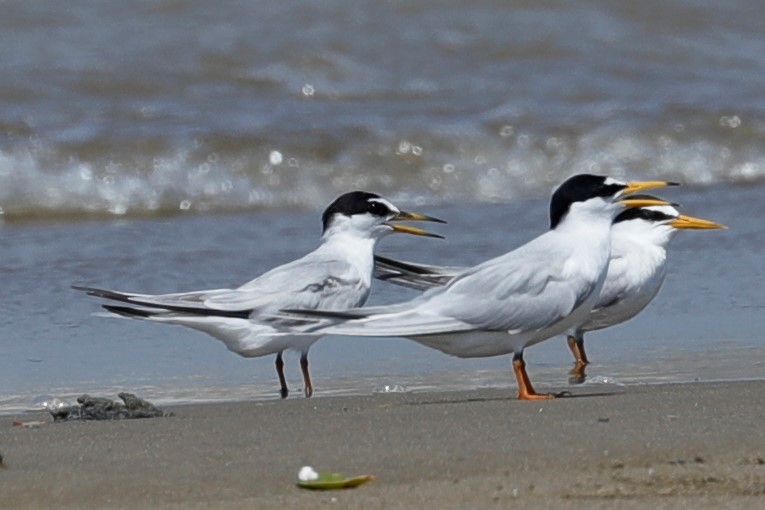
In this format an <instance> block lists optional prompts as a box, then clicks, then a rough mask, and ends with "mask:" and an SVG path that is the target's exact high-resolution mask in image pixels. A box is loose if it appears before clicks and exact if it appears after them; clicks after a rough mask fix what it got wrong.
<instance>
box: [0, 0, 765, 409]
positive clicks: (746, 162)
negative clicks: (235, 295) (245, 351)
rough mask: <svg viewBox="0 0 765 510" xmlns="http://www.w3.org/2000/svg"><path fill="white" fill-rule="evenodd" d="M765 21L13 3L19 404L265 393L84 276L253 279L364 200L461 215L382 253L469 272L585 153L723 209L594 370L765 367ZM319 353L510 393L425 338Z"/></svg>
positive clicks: (12, 263) (562, 370)
mask: <svg viewBox="0 0 765 510" xmlns="http://www.w3.org/2000/svg"><path fill="white" fill-rule="evenodd" d="M759 20H760V16H759V10H758V4H757V3H755V2H746V1H732V2H728V3H726V4H725V5H724V6H722V5H720V4H719V3H717V2H711V1H697V2H685V1H680V0H671V1H664V2H658V1H647V2H640V3H639V5H638V4H636V3H634V2H605V1H603V2H598V1H591V2H578V3H575V4H574V3H571V2H562V1H534V2H531V1H522V0H516V1H510V2H500V1H477V2H470V3H465V2H452V1H439V2H435V1H424V2H417V3H409V2H400V1H375V2H372V1H366V0H363V1H359V2H352V3H348V2H339V1H332V0H320V1H312V2H307V1H296V2H287V3H285V2H272V1H265V2H228V3H226V4H225V5H218V4H212V3H209V2H199V1H177V0H173V1H170V0H167V1H142V2H141V1H139V2H132V3H130V4H124V5H122V4H120V5H117V4H110V3H97V2H83V1H77V0H74V1H72V2H67V3H66V4H63V3H62V4H60V5H59V4H57V3H46V2H23V3H5V4H2V5H0V45H2V47H3V48H4V51H3V52H2V53H0V70H2V73H3V80H0V222H1V223H0V250H1V251H0V253H1V254H2V255H1V256H0V281H1V282H2V288H3V291H4V292H3V293H2V297H0V299H1V300H2V307H0V308H1V309H2V311H3V313H2V314H1V315H0V325H1V326H0V328H1V329H0V331H1V333H0V411H3V410H5V411H8V410H14V409H25V408H28V407H29V406H31V405H32V402H33V401H35V399H36V398H37V397H43V396H56V397H59V398H65V399H71V398H72V397H73V396H76V395H79V394H81V393H85V392H88V393H91V394H99V395H106V396H108V395H112V396H113V395H114V394H115V393H116V392H117V391H122V390H127V391H134V392H137V393H139V394H140V395H144V396H150V397H152V398H154V399H155V400H157V401H159V402H179V401H200V400H208V399H212V400H215V399H231V398H236V399H239V398H267V397H275V396H276V395H277V392H276V387H277V383H276V378H275V373H274V369H273V359H272V358H262V359H256V360H245V359H242V358H239V357H237V356H235V355H233V354H231V353H229V352H227V351H226V350H225V348H224V347H223V346H222V345H221V344H219V343H218V342H217V341H215V340H213V339H211V338H209V337H206V336H205V335H203V334H201V333H196V332H193V331H190V330H184V329H182V328H177V327H170V326H164V325H156V324H145V323H141V322H137V321H127V320H116V319H115V320H109V319H105V318H100V317H94V316H92V313H93V312H96V311H97V310H98V304H97V302H96V301H95V300H93V299H90V298H88V297H86V296H83V295H81V294H79V293H76V292H74V291H72V290H71V289H70V285H72V284H73V283H80V284H89V285H98V286H104V287H110V288H118V289H124V290H134V291H144V292H173V291H183V290H193V289H200V288H212V287H220V286H230V285H238V284H241V283H243V282H245V281H247V280H249V279H251V278H253V277H254V276H256V275H257V274H260V273H261V272H263V271H265V270H266V269H268V268H270V267H273V266H274V265H276V264H278V263H281V262H286V261H288V260H292V259H294V258H296V257H299V256H301V255H302V254H304V253H305V252H307V251H308V250H310V249H312V248H313V246H315V243H316V241H317V238H318V234H319V220H318V216H319V214H320V212H321V210H322V208H323V207H325V206H326V204H327V203H329V202H330V201H331V200H332V199H333V198H334V197H335V196H337V195H339V194H340V193H343V192H345V191H349V190H352V189H366V190H370V191H375V192H378V193H381V194H383V195H385V196H387V197H388V198H390V199H392V200H394V201H395V202H397V203H399V204H400V205H401V206H402V207H405V208H407V209H412V210H417V211H422V212H426V213H430V214H435V215H438V216H440V217H444V218H445V219H447V220H449V225H448V226H445V228H444V229H442V232H443V233H444V234H445V235H447V237H448V239H447V240H446V241H438V240H430V239H425V240H423V239H416V238H406V236H398V237H392V238H388V239H385V240H383V241H382V242H381V243H380V252H381V253H385V254H388V255H392V256H398V257H402V258H408V259H411V260H421V261H424V262H431V263H439V262H442V263H444V264H467V263H474V262H479V261H481V260H484V259H486V258H488V257H490V256H493V255H496V254H499V253H502V252H504V251H507V250H508V249H510V248H512V247H514V246H517V245H519V244H521V243H522V242H524V241H526V240H528V239H530V238H532V237H534V236H535V235H537V234H538V233H540V232H541V231H543V230H544V228H546V225H547V220H546V213H547V199H548V197H549V194H550V192H551V190H552V189H553V188H554V187H555V186H556V185H557V184H558V183H560V182H561V181H562V180H563V179H564V178H565V177H567V176H569V175H571V174H574V173H580V172H593V173H601V174H610V175H614V176H618V177H628V178H662V179H671V180H676V181H680V182H682V183H684V185H685V186H684V187H683V188H680V189H677V190H671V192H667V194H666V195H667V196H669V197H670V198H672V199H674V200H676V201H678V202H680V203H681V204H682V206H683V210H684V211H687V212H688V213H689V214H693V215H698V216H702V217H707V218H710V219H714V220H716V221H719V222H722V223H725V224H727V225H728V226H729V227H730V229H729V230H727V231H722V232H683V233H681V234H680V235H678V237H677V239H676V240H675V241H674V242H673V246H672V250H671V251H672V253H671V263H670V264H671V265H670V273H669V276H668V278H667V282H666V284H665V288H664V289H663V290H662V293H661V294H660V296H659V297H658V298H657V299H656V301H655V302H654V303H653V304H652V305H651V307H650V308H649V309H648V310H646V311H645V312H644V314H642V315H641V316H639V317H638V318H636V319H634V320H633V321H630V322H629V323H627V324H624V325H621V326H618V327H615V328H612V329H610V330H607V331H604V332H600V333H594V334H592V335H589V336H590V338H591V340H590V342H589V344H588V348H589V351H590V355H591V357H592V358H593V361H595V364H594V365H593V366H592V367H591V369H590V370H589V372H588V373H589V374H590V375H591V376H592V377H593V384H594V383H595V382H598V381H600V382H605V383H606V384H619V383H621V384H636V383H646V382H658V381H687V380H709V379H739V378H761V377H765V367H764V366H763V359H765V356H764V355H765V347H764V346H763V339H762V336H761V331H762V330H763V325H764V324H763V323H764V322H765V319H764V318H763V313H762V310H763V307H764V306H765V298H764V297H763V283H764V278H765V277H764V275H763V274H764V271H763V258H762V248H763V246H765V244H764V243H765V239H764V237H765V233H763V228H762V221H761V218H762V217H763V215H764V214H765V201H764V200H763V197H765V145H764V144H763V143H762V140H763V139H765V138H764V135H765V101H763V99H762V90H765V60H764V59H763V58H762V55H763V54H765V38H763V37H762V35H761V34H762V30H761V23H760V22H759ZM374 290H375V292H374V295H373V298H372V302H373V303H384V302H394V301H397V300H401V299H405V298H408V297H411V296H412V295H413V294H412V293H411V292H410V291H404V290H400V289H396V288H392V287H390V286H386V285H383V284H380V285H377V286H376V287H375V289H374ZM311 352H312V354H311V360H312V368H313V373H314V378H315V384H316V387H317V395H322V394H333V393H342V392H355V393H364V392H371V391H374V390H375V388H379V387H381V386H384V385H386V384H388V385H389V384H401V385H405V386H406V387H407V388H409V389H410V390H417V389H422V388H455V387H456V388H459V387H475V386H482V385H489V386H507V387H508V391H512V388H514V385H515V383H514V380H513V378H512V375H511V373H510V370H509V364H510V361H509V359H505V358H494V359H486V360H470V361H468V360H459V359H454V358H450V357H447V356H445V355H443V354H440V353H437V352H435V351H429V350H427V349H425V348H423V347H420V346H417V345H415V344H413V343H411V342H407V341H405V340H397V339H390V340H387V339H386V340H363V339H353V338H349V339H342V338H327V339H324V340H322V341H321V342H319V343H318V344H316V346H315V347H314V348H313V349H312V351H311ZM568 356H569V355H568V352H567V349H566V348H565V346H564V342H563V340H560V339H552V340H550V341H548V342H545V343H543V344H541V345H539V346H536V347H534V348H532V349H529V351H528V352H527V359H528V361H529V365H530V374H531V377H532V380H533V381H534V382H536V383H537V384H538V385H540V386H542V387H543V386H545V385H562V384H566V379H567V377H566V372H567V370H568V368H569V365H570V360H569V358H568ZM287 362H288V366H287V369H288V375H289V378H290V383H291V386H292V388H293V391H294V393H295V394H299V387H300V377H299V370H298V369H297V366H296V363H297V360H296V358H294V357H288V358H287ZM38 400H39V399H38Z"/></svg>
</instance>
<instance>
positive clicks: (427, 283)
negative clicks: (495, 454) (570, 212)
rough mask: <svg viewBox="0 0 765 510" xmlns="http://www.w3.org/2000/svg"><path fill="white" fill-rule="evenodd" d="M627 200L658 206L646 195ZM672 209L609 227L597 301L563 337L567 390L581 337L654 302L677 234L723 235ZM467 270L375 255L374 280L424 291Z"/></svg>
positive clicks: (578, 361) (578, 368)
mask: <svg viewBox="0 0 765 510" xmlns="http://www.w3.org/2000/svg"><path fill="white" fill-rule="evenodd" d="M632 198H633V199H635V198H645V199H648V200H659V199H658V198H656V197H652V196H649V195H632ZM674 206H675V204H671V205H670V204H667V205H649V206H643V207H638V208H631V209H627V210H625V211H623V212H621V213H620V214H619V215H618V216H617V217H616V218H615V219H614V222H613V225H612V227H611V257H610V259H609V264H608V272H607V273H606V280H605V283H604V284H603V288H602V289H601V291H600V296H599V298H598V300H597V302H596V304H595V306H594V307H593V309H592V311H591V312H590V313H589V315H588V316H587V318H586V319H585V321H584V322H583V323H582V324H579V325H577V326H575V327H573V328H571V330H569V332H568V335H567V342H568V345H569V348H570V349H571V352H572V354H573V355H574V362H575V365H574V368H573V369H572V370H571V376H572V377H571V379H570V382H571V383H572V384H578V383H582V382H584V380H585V378H586V374H585V367H586V366H587V365H588V364H589V360H588V358H587V354H586V353H585V350H584V334H585V333H587V332H589V331H596V330H599V329H604V328H608V327H610V326H615V325H617V324H621V323H622V322H626V321H628V320H629V319H631V318H633V317H635V316H636V315H637V314H639V313H640V312H641V311H643V309H645V307H647V306H648V304H649V303H650V302H651V301H652V300H653V299H654V298H655V297H656V295H657V294H658V293H659V290H660V289H661V286H662V284H663V283H664V279H665V277H666V274H667V248H668V246H669V243H670V241H671V240H672V239H673V238H674V236H675V234H677V233H678V232H679V231H680V230H685V229H724V228H726V227H725V226H724V225H721V224H719V223H715V222H713V221H709V220H705V219H702V218H696V217H693V216H687V215H685V214H680V212H679V211H678V210H677V209H676V208H675V207H674ZM465 269H466V268H464V267H458V266H451V267H450V266H435V265H426V264H419V263H413V262H404V261H400V260H395V259H391V258H387V257H382V256H379V255H375V277H376V278H378V279H380V280H384V281H387V282H390V283H394V284H397V285H401V286H404V287H409V288H413V289H416V290H426V289H429V288H431V287H437V286H441V285H445V284H447V283H448V282H449V281H451V279H452V278H454V277H455V276H456V275H458V274H459V273H461V272H462V271H464V270H465Z"/></svg>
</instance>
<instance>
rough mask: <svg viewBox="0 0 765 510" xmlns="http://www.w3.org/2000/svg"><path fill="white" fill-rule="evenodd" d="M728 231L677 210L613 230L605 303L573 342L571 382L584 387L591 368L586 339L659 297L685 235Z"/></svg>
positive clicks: (629, 214) (619, 222)
mask: <svg viewBox="0 0 765 510" xmlns="http://www.w3.org/2000/svg"><path fill="white" fill-rule="evenodd" d="M724 228H726V227H725V226H724V225H721V224H719V223H715V222H713V221H709V220H705V219H702V218H695V217H693V216H687V215H685V214H680V212H679V211H678V210H677V209H675V208H674V207H673V206H671V205H665V206H649V207H641V208H637V209H628V210H626V211H623V212H622V213H621V214H619V215H618V216H617V217H616V218H615V219H614V224H613V227H612V228H611V259H610V261H609V264H608V272H607V274H606V281H605V283H604V284H603V288H602V289H601V291H600V297H599V298H598V301H597V303H596V304H595V306H594V307H593V309H592V311H591V312H590V314H589V315H588V316H587V319H586V320H585V321H584V322H583V323H582V324H579V325H578V326H576V327H574V328H572V329H571V330H570V331H569V333H568V336H567V342H568V345H569V348H570V349H571V353H572V354H573V355H574V362H575V365H574V368H573V369H572V370H571V376H572V377H571V379H570V381H571V382H572V383H573V384H578V383H582V382H584V380H585V378H586V375H585V367H586V366H587V365H588V364H589V360H588V359H587V354H586V353H585V350H584V334H585V333H587V332H589V331H596V330H599V329H605V328H608V327H611V326H615V325H616V324H621V323H622V322H625V321H627V320H629V319H631V318H633V317H635V316H636V315H637V314H639V313H640V312H641V311H643V309H645V307H646V306H648V304H649V303H650V302H651V301H653V299H654V298H655V297H656V295H657V294H658V293H659V290H660V289H661V286H662V284H663V283H664V278H665V277H666V275H667V248H668V246H669V243H670V241H671V240H672V238H674V237H675V234H677V233H678V232H679V231H680V230H686V229H698V230H706V229H724Z"/></svg>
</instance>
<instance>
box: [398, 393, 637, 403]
mask: <svg viewBox="0 0 765 510" xmlns="http://www.w3.org/2000/svg"><path fill="white" fill-rule="evenodd" d="M623 393H624V392H623V391H599V392H589V393H571V392H570V391H561V392H556V393H553V394H554V395H555V396H556V398H554V399H550V400H538V401H535V402H537V403H539V402H555V401H556V400H569V399H576V398H602V397H612V396H616V395H621V394H623ZM476 402H522V401H520V400H518V399H517V398H516V397H515V395H500V396H485V397H479V396H464V397H457V396H455V397H453V398H443V399H436V400H418V401H415V402H407V403H406V405H411V406H419V405H438V404H469V403H476ZM523 403H525V402H523Z"/></svg>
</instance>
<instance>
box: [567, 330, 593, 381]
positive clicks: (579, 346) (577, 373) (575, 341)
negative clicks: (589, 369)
mask: <svg viewBox="0 0 765 510" xmlns="http://www.w3.org/2000/svg"><path fill="white" fill-rule="evenodd" d="M567 341H568V348H569V349H571V354H573V355H574V368H572V369H571V372H569V373H570V374H571V377H570V378H569V382H570V383H571V384H581V383H583V382H584V380H585V378H586V377H587V374H586V373H585V372H584V367H586V366H587V365H589V364H590V361H589V360H588V359H587V353H586V352H584V338H583V337H575V336H572V335H569V336H568V338H567Z"/></svg>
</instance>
